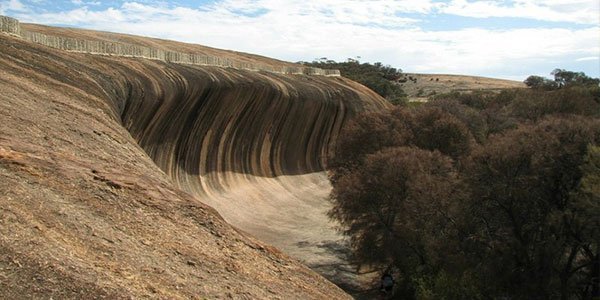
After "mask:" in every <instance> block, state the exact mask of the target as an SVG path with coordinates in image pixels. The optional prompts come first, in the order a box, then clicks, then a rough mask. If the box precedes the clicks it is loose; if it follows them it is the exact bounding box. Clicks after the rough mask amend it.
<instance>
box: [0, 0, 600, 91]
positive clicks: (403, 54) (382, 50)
mask: <svg viewBox="0 0 600 300" xmlns="http://www.w3.org/2000/svg"><path fill="white" fill-rule="evenodd" d="M0 15H6V16H11V17H15V18H18V19H19V20H21V21H22V22H30V23H39V24H46V25H53V26H68V27H77V28H87V29H95V30H103V31H112V32H119V33H129V34H136V35H143V36H151V37H158V38H166V39H172V40H177V41H183V42H190V43H198V44H202V45H206V46H211V47H216V48H221V49H231V50H236V51H242V52H249V53H254V54H260V55H265V56H268V57H273V58H277V59H282V60H287V61H292V62H296V61H313V60H315V59H318V58H322V57H326V58H327V59H331V60H335V61H346V60H347V59H348V58H352V59H357V58H359V60H360V61H361V62H370V63H374V62H381V63H383V64H384V65H390V66H392V67H395V68H400V69H402V70H403V71H404V72H414V73H440V74H466V75H478V76H487V77H495V78H505V79H513V80H520V81H522V80H524V79H525V78H526V77H527V76H529V75H539V76H546V77H550V72H551V71H552V70H554V69H555V68H561V69H566V70H570V71H578V72H585V73H586V74H587V75H588V76H592V77H600V0H486V1H469V0H446V1H440V0H370V1H368V0H363V1H359V0H204V1H188V0H179V1H157V0H131V1H119V0H111V1H99V0H98V1H97V0H59V1H50V0H0Z"/></svg>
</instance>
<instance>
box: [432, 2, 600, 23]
mask: <svg viewBox="0 0 600 300" xmlns="http://www.w3.org/2000/svg"><path fill="white" fill-rule="evenodd" d="M440 12H443V13H446V14H453V15H458V16H466V17H474V18H489V17H516V18H526V19H533V20H541V21H551V22H571V23H578V24H593V25H596V24H598V23H599V22H600V1H598V0H514V1H497V0H496V1H475V2H470V1H467V0H452V1H450V3H448V4H446V5H443V6H442V8H441V9H440Z"/></svg>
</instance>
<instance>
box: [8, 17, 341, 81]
mask: <svg viewBox="0 0 600 300" xmlns="http://www.w3.org/2000/svg"><path fill="white" fill-rule="evenodd" d="M0 32H6V33H8V34H11V35H16V36H20V37H21V38H23V39H24V40H26V41H29V42H33V43H37V44H41V45H44V46H48V47H51V48H55V49H60V50H66V51H70V52H79V53H89V54H96V55H111V56H122V57H135V58H146V59H153V60H161V61H165V62H170V63H177V64H189V65H201V66H217V67H225V68H234V69H241V70H250V71H267V72H271V73H278V74H305V75H321V76H340V71H339V70H329V69H320V68H313V67H293V66H271V65H266V64H265V65H263V64H254V63H247V62H241V61H238V60H235V59H230V58H226V57H217V56H209V55H200V54H194V53H182V52H176V51H168V50H160V49H155V48H150V47H145V46H138V45H133V44H125V43H117V42H105V41H95V40H84V39H75V38H69V37H62V36H54V35H47V34H43V33H39V32H31V31H26V30H22V29H21V24H20V23H19V20H17V19H14V18H10V17H6V16H0Z"/></svg>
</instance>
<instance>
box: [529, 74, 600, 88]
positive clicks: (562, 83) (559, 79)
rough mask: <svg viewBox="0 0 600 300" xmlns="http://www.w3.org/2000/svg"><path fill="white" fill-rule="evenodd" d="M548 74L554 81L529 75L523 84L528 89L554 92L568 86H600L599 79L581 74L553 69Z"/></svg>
mask: <svg viewBox="0 0 600 300" xmlns="http://www.w3.org/2000/svg"><path fill="white" fill-rule="evenodd" d="M550 74H551V75H553V76H554V81H552V80H550V79H547V78H544V77H541V76H535V75H531V76H529V77H527V79H525V81H524V82H525V84H526V85H527V86H528V87H530V88H534V89H544V90H556V89H560V88H563V87H568V86H587V87H593V86H596V87H597V86H598V84H600V79H598V78H592V77H589V76H587V75H585V73H583V72H572V71H567V70H564V69H554V71H552V72H551V73H550Z"/></svg>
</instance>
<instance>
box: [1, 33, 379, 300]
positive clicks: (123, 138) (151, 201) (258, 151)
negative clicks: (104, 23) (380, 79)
mask: <svg viewBox="0 0 600 300" xmlns="http://www.w3.org/2000/svg"><path fill="white" fill-rule="evenodd" d="M44 30H46V31H48V32H44V34H47V33H51V34H49V35H53V34H52V33H53V32H52V29H50V28H45V29H44ZM58 32H60V34H64V32H63V31H61V29H56V32H54V34H55V35H59V34H58ZM72 34H73V36H76V37H77V38H80V37H81V35H86V36H87V37H93V33H90V32H83V33H82V32H79V31H73V33H72ZM101 35H102V34H101V33H98V36H101ZM71 37H72V36H68V35H67V36H65V38H71ZM103 38H105V37H104V36H103ZM122 38H126V37H122ZM149 43H150V42H149ZM151 43H158V42H156V41H154V40H152V41H151ZM164 43H165V44H164V46H165V47H167V46H169V45H168V42H164ZM161 45H163V44H160V43H158V44H157V46H159V47H162V46H161ZM206 51H209V50H206ZM210 51H214V52H215V53H219V52H218V51H217V50H214V49H212V50H210ZM221 54H222V55H217V56H222V57H228V56H229V57H236V58H240V59H246V60H248V61H256V62H260V63H266V64H267V65H275V66H277V65H278V63H277V62H274V61H269V60H267V59H264V58H256V57H252V56H245V55H242V54H237V53H234V54H232V53H229V52H225V51H224V52H223V53H221ZM283 65H284V66H287V65H288V64H283ZM0 74H1V76H0V90H1V91H2V93H0V123H1V124H3V126H2V127H1V128H0V177H1V178H2V179H1V180H0V195H2V196H1V197H0V223H1V224H2V225H1V226H0V278H1V279H2V280H0V295H2V297H3V298H19V297H25V298H36V297H42V296H43V297H55V298H81V297H89V296H90V295H91V296H93V297H108V298H129V297H133V298H142V297H152V298H204V297H208V298H221V297H232V298H245V299H257V298H260V299H262V298H285V299H289V298H302V299H307V298H308V299H322V298H334V299H337V298H344V297H346V295H345V294H344V293H343V292H342V291H341V290H340V289H338V288H337V287H335V286H334V285H332V284H331V283H329V282H327V281H326V280H324V279H323V278H322V277H320V276H318V275H317V274H315V273H314V272H312V271H310V270H309V269H307V268H306V267H304V266H302V265H301V264H299V263H298V262H297V261H295V260H293V259H291V258H290V257H288V256H287V255H285V254H282V253H280V252H279V251H278V250H276V249H274V248H272V247H270V246H267V245H266V244H263V243H262V242H259V241H257V240H256V239H255V238H253V237H251V236H250V235H248V234H247V233H246V232H251V233H252V234H253V235H255V236H258V237H259V238H261V239H262V240H263V241H268V242H272V243H275V244H277V246H278V247H280V248H282V249H283V250H284V251H286V252H287V253H289V254H291V255H294V256H295V257H296V258H299V259H302V260H305V261H309V262H310V261H311V260H313V262H315V264H317V263H323V259H324V258H323V257H322V256H319V255H320V254H319V253H318V251H317V250H318V249H323V247H325V246H327V245H329V244H327V242H328V241H330V240H331V241H333V242H335V241H336V240H335V239H339V236H337V235H336V233H335V231H334V230H333V229H332V226H331V224H327V222H328V220H327V217H326V216H325V214H324V212H325V211H326V210H327V207H328V206H327V205H328V204H327V201H326V199H325V197H326V195H327V192H328V190H329V185H328V184H327V179H326V176H325V175H324V173H323V170H324V166H325V165H326V154H327V153H328V151H331V149H332V147H333V145H334V144H335V139H336V136H337V134H338V133H339V130H340V129H341V128H342V127H343V126H344V123H345V122H346V120H347V119H348V118H350V117H351V116H352V115H353V114H355V113H356V112H358V111H363V110H379V109H383V108H385V107H387V104H386V102H385V101H384V100H383V99H382V98H380V97H379V96H377V95H376V94H374V93H372V92H371V91H369V90H368V89H366V88H365V87H363V86H361V85H359V84H357V83H354V82H352V81H350V80H347V79H345V78H342V77H324V76H307V75H285V74H276V73H269V72H255V71H249V70H239V69H234V68H221V67H214V66H200V65H185V64H173V63H168V62H164V61H160V60H144V59H133V58H126V57H118V56H100V55H87V54H82V53H73V52H66V51H60V50H56V49H52V48H48V47H45V46H41V45H38V44H34V43H31V42H27V41H25V40H23V39H20V38H17V37H12V36H9V35H0ZM205 204H209V205H211V206H213V207H215V208H216V209H217V210H219V212H220V213H221V214H222V215H223V216H225V218H226V220H227V221H229V222H230V223H233V224H234V225H236V226H237V227H238V228H240V229H242V231H241V230H239V229H237V228H234V227H231V226H230V225H229V224H227V223H226V222H225V221H224V220H223V219H222V218H221V217H220V215H219V214H218V213H217V212H216V211H214V210H213V209H212V208H211V207H209V206H207V205H205ZM278 243H279V244H278ZM311 255H312V256H311Z"/></svg>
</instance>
